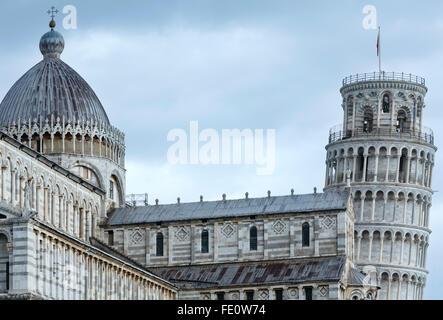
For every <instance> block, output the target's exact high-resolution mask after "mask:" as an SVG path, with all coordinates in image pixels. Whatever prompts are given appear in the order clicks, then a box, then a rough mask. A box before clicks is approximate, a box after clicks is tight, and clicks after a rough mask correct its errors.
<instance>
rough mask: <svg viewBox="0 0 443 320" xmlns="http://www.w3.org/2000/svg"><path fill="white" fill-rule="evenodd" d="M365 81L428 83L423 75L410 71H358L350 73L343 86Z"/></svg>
mask: <svg viewBox="0 0 443 320" xmlns="http://www.w3.org/2000/svg"><path fill="white" fill-rule="evenodd" d="M365 81H404V82H411V83H416V84H419V85H423V86H425V85H426V80H425V79H424V78H422V77H419V76H415V75H413V74H410V73H403V72H402V73H399V72H385V71H382V72H372V73H358V74H355V75H350V76H348V77H346V78H344V79H343V86H347V85H349V84H353V83H358V82H365Z"/></svg>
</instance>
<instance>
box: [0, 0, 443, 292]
mask: <svg viewBox="0 0 443 320" xmlns="http://www.w3.org/2000/svg"><path fill="white" fill-rule="evenodd" d="M71 4H72V5H75V6H76V8H77V10H78V12H77V14H78V21H77V23H78V28H77V29H76V30H64V29H63V27H62V19H63V15H59V16H58V18H57V19H56V20H57V22H58V26H57V30H58V31H60V32H61V33H62V34H63V35H64V38H65V42H66V44H65V51H64V52H63V54H62V59H63V60H64V61H65V62H67V63H68V64H69V65H70V66H71V67H73V68H74V69H75V70H77V72H79V73H80V74H81V75H82V76H83V77H84V78H85V79H86V81H87V82H88V83H89V84H90V85H91V87H92V88H93V89H94V90H95V92H96V94H97V95H98V97H99V98H100V100H101V102H102V104H103V106H104V107H105V110H106V111H107V114H108V116H109V118H110V120H111V122H112V123H113V124H114V125H115V126H117V127H118V128H119V129H121V130H123V131H124V132H125V133H126V146H127V150H126V167H127V183H126V186H127V192H128V193H145V192H146V193H148V194H149V199H150V202H151V203H152V202H153V201H154V199H156V198H158V199H160V203H170V202H175V201H176V198H177V197H180V198H181V200H182V201H198V199H199V196H200V195H201V194H202V195H204V197H205V200H216V199H221V197H222V194H223V193H226V194H227V197H228V198H238V197H243V196H244V193H245V192H246V191H247V192H249V194H250V196H251V197H261V196H265V195H266V192H267V190H271V191H272V194H273V195H286V194H289V193H290V189H291V188H294V189H295V192H296V193H311V192H312V190H313V188H314V187H318V188H319V189H320V190H321V189H322V188H323V187H324V172H325V167H324V161H325V156H326V154H325V149H324V147H325V145H326V143H327V140H328V131H329V128H330V127H332V126H334V125H336V124H339V123H341V121H342V116H343V114H342V110H341V107H340V104H341V97H340V93H339V89H340V86H341V81H342V78H343V77H345V76H347V75H349V74H353V73H360V72H372V71H376V70H377V69H378V59H377V55H376V38H377V31H375V30H365V29H364V28H363V27H362V21H363V18H364V17H365V15H364V14H363V13H362V10H363V7H364V6H365V5H374V6H375V7H376V8H377V14H378V22H379V23H380V24H381V26H382V57H383V69H384V70H386V71H396V72H406V73H413V74H417V75H420V76H423V77H425V78H426V80H427V86H428V88H429V93H428V96H427V99H426V105H427V108H426V109H425V111H424V119H425V120H424V123H425V124H426V125H427V126H429V127H431V128H432V129H433V130H434V133H435V136H436V139H435V140H436V144H437V146H439V143H440V139H443V129H441V128H442V126H441V123H443V122H442V120H443V119H442V115H443V112H442V111H441V110H440V108H441V107H442V106H443V90H441V89H442V86H443V72H442V70H443V41H442V40H443V2H441V1H437V0H436V1H426V6H424V5H423V4H420V2H418V1H406V0H402V1H389V2H388V1H356V0H352V1H351V0H342V1H303V2H301V1H300V2H299V1H282V0H279V1H276V0H272V1H264V0H261V1H258V0H254V1H249V0H241V1H240V0H235V1H230V0H224V1H218V0H200V1H199V0H186V1H184V0H181V1H172V0H168V1H160V0H150V1H146V0H145V1H112V2H111V1H93V2H92V1H56V0H52V1H31V0H27V1H25V0H19V1H17V0H15V1H2V3H1V5H0V6H1V10H0V36H1V37H0V39H1V44H0V61H1V63H0V97H3V96H4V95H5V94H6V92H7V91H8V89H9V88H10V87H11V86H12V84H13V83H14V82H15V81H16V80H17V79H18V78H19V77H20V76H21V75H22V74H23V73H24V72H26V71H27V70H28V69H29V68H30V67H32V66H33V65H34V64H36V63H37V62H39V61H40V59H41V54H40V52H39V49H38V42H39V39H40V37H41V35H42V34H43V33H45V32H46V31H47V30H48V27H47V24H48V22H49V19H48V16H47V14H46V10H47V9H48V8H49V7H50V6H51V5H55V6H56V7H57V8H58V9H59V10H61V9H62V8H63V7H64V6H66V5H71ZM192 120H197V121H198V123H199V128H200V130H202V129H205V128H213V129H215V130H217V131H218V132H221V130H222V129H233V128H239V129H245V128H250V129H265V130H266V129H275V130H276V166H275V171H274V173H273V174H272V175H267V176H259V175H257V174H256V167H255V166H251V165H229V166H227V165H217V166H215V165H208V166H204V165H176V166H173V165H170V164H168V161H167V157H166V155H167V151H168V148H169V147H170V146H171V142H168V141H167V139H166V137H167V134H168V132H169V131H170V130H171V129H174V128H182V129H184V130H186V131H189V123H190V121H192ZM436 162H437V166H436V168H435V171H434V177H433V184H434V185H433V187H434V188H435V190H436V191H440V190H442V185H443V178H442V169H441V168H442V164H443V159H442V153H441V152H438V153H437V156H436ZM442 210H443V197H442V195H441V194H440V193H439V192H437V193H436V194H435V196H434V201H433V208H432V212H431V228H432V230H433V234H432V236H431V245H430V251H429V253H428V259H427V267H428V269H429V271H430V275H429V277H428V280H427V288H426V290H425V298H428V299H441V298H443V292H442V289H441V286H442V285H443V274H442V272H441V270H443V251H442V249H441V247H440V246H439V244H440V243H442V242H443V217H442Z"/></svg>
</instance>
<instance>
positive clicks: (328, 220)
mask: <svg viewBox="0 0 443 320" xmlns="http://www.w3.org/2000/svg"><path fill="white" fill-rule="evenodd" d="M321 226H322V228H323V229H326V230H328V229H332V228H334V227H335V219H334V218H332V217H329V216H327V217H324V218H323V219H322V220H321Z"/></svg>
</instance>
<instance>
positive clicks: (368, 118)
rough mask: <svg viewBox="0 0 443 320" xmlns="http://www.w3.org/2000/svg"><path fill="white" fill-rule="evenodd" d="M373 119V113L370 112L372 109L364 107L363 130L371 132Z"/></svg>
mask: <svg viewBox="0 0 443 320" xmlns="http://www.w3.org/2000/svg"><path fill="white" fill-rule="evenodd" d="M373 119H374V115H373V113H372V109H371V108H370V107H366V108H365V112H364V114H363V131H364V132H368V133H369V132H371V131H372V122H373Z"/></svg>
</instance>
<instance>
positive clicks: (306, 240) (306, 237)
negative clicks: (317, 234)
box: [301, 222, 309, 247]
mask: <svg viewBox="0 0 443 320" xmlns="http://www.w3.org/2000/svg"><path fill="white" fill-rule="evenodd" d="M301 242H302V246H303V247H309V223H307V222H305V223H303V225H302V240H301Z"/></svg>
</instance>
